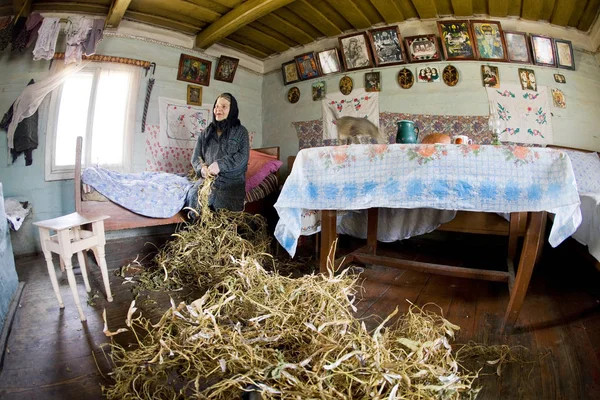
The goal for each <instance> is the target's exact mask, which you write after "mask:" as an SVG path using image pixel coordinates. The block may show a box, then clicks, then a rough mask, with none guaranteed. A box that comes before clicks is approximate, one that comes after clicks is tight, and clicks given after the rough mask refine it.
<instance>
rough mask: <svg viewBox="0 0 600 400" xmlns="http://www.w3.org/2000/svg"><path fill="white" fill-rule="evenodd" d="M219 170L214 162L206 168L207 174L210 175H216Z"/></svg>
mask: <svg viewBox="0 0 600 400" xmlns="http://www.w3.org/2000/svg"><path fill="white" fill-rule="evenodd" d="M220 171H221V170H220V169H219V164H217V162H216V161H215V162H214V163H212V164H210V165H209V167H208V173H209V174H211V175H215V176H216V175H218V174H219V172H220Z"/></svg>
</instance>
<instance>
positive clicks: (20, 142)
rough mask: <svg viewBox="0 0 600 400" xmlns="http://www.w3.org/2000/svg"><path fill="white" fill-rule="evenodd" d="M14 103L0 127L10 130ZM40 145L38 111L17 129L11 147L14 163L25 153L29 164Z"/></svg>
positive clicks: (31, 82)
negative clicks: (34, 151)
mask: <svg viewBox="0 0 600 400" xmlns="http://www.w3.org/2000/svg"><path fill="white" fill-rule="evenodd" d="M34 83H35V81H34V80H33V79H32V80H30V81H29V83H28V84H27V86H29V85H33V84H34ZM13 106H14V103H13V105H11V106H10V108H9V109H8V111H7V112H6V114H4V117H3V118H2V121H0V129H4V130H6V131H8V127H9V125H10V123H11V122H12V119H13ZM37 147H38V112H37V111H36V112H35V113H34V114H33V115H32V116H30V117H27V118H25V119H24V120H23V121H21V122H20V123H19V124H18V125H17V128H16V130H15V135H14V147H13V148H12V149H10V154H11V155H12V162H13V163H14V162H15V161H16V160H17V158H18V157H19V155H20V154H21V153H25V165H27V166H29V165H31V164H32V162H33V150H35V149H37Z"/></svg>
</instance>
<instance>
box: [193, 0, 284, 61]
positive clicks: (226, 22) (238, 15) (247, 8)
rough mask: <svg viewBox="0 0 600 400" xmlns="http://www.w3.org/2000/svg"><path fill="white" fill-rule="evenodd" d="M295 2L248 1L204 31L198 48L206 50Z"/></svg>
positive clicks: (198, 39) (282, 0)
mask: <svg viewBox="0 0 600 400" xmlns="http://www.w3.org/2000/svg"><path fill="white" fill-rule="evenodd" d="M293 1H294V0H248V1H246V2H245V3H242V4H240V5H239V6H237V7H236V8H234V9H233V10H231V11H230V12H228V13H227V14H225V15H223V16H222V17H221V18H219V19H218V20H216V21H215V22H213V23H212V24H210V25H209V26H208V27H207V28H206V29H203V30H202V31H201V32H200V33H199V34H198V35H197V36H196V47H200V48H202V49H206V48H208V47H210V46H211V45H213V44H215V43H216V42H219V41H221V39H224V38H225V37H227V36H229V35H230V34H232V33H233V32H235V31H237V30H238V29H239V28H241V27H242V26H245V25H248V24H249V23H250V22H253V21H255V20H257V19H259V18H260V17H263V16H265V15H267V14H269V13H270V12H273V11H275V10H277V9H279V8H281V7H283V6H286V5H288V4H290V3H292V2H293Z"/></svg>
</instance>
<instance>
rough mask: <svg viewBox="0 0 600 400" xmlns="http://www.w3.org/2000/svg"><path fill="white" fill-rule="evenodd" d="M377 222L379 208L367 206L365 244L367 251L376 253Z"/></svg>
mask: <svg viewBox="0 0 600 400" xmlns="http://www.w3.org/2000/svg"><path fill="white" fill-rule="evenodd" d="M378 223H379V209H378V208H369V210H368V211H367V246H368V247H369V253H371V254H373V255H375V254H376V253H377V225H378Z"/></svg>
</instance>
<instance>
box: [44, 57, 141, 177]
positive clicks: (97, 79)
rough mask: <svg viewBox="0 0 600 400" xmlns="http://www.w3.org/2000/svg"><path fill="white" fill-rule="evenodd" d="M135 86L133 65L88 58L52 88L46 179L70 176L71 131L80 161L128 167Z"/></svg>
mask: <svg viewBox="0 0 600 400" xmlns="http://www.w3.org/2000/svg"><path fill="white" fill-rule="evenodd" d="M138 87H139V68H137V67H132V66H127V65H118V64H100V63H91V64H90V65H88V66H87V67H85V68H84V69H82V70H81V71H79V72H77V73H75V74H73V75H71V76H70V77H68V78H67V80H66V81H65V82H64V83H63V84H62V85H61V86H60V87H59V88H58V89H57V90H55V91H54V92H52V98H51V101H50V109H49V118H48V130H47V132H48V135H47V138H46V180H47V181H51V180H58V179H72V178H73V170H74V165H75V142H76V139H77V136H82V137H83V149H82V153H83V154H82V162H83V165H102V166H105V167H107V168H111V169H115V170H119V171H122V172H127V171H129V170H130V169H131V147H132V146H131V145H132V141H133V132H134V125H135V110H136V107H135V105H136V102H137V96H138Z"/></svg>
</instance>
